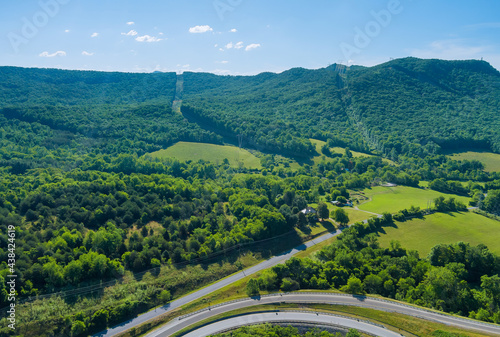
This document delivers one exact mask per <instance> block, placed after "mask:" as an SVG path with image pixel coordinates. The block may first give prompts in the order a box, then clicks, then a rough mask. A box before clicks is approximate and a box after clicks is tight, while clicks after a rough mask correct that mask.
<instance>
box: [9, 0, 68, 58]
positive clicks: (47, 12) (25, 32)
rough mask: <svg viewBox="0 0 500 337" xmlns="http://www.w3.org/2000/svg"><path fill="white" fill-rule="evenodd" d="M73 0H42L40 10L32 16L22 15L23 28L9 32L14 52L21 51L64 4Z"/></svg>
mask: <svg viewBox="0 0 500 337" xmlns="http://www.w3.org/2000/svg"><path fill="white" fill-rule="evenodd" d="M70 1H71V0H40V1H39V2H38V5H39V6H40V10H38V11H37V12H35V13H34V14H33V16H32V17H31V18H27V17H22V18H21V22H22V26H21V30H20V31H19V32H10V33H8V34H7V38H8V39H9V42H10V45H11V47H12V49H13V50H14V52H15V53H16V54H17V53H18V52H19V47H21V45H26V44H28V43H29V41H30V40H31V39H33V38H34V37H35V36H37V35H38V33H39V31H40V29H42V28H43V27H45V26H47V24H48V23H49V21H50V19H51V18H53V17H55V16H56V15H57V14H58V13H59V11H60V10H61V6H62V5H66V4H67V3H68V2H70Z"/></svg>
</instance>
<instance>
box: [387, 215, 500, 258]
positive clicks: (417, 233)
mask: <svg viewBox="0 0 500 337" xmlns="http://www.w3.org/2000/svg"><path fill="white" fill-rule="evenodd" d="M395 224H396V226H397V227H383V230H384V231H385V234H383V233H379V234H380V237H379V242H380V245H381V246H382V247H389V246H390V242H391V240H398V241H399V242H401V245H402V247H404V248H406V249H411V250H417V251H418V252H419V253H420V256H422V257H425V256H427V254H429V252H430V251H431V248H432V247H434V246H435V245H437V244H440V243H445V244H449V243H456V242H458V241H463V242H468V243H470V244H471V245H477V244H479V243H482V244H485V245H486V246H487V247H488V248H489V249H490V251H492V252H494V253H496V254H500V222H499V221H496V220H492V219H489V218H487V217H484V216H482V215H479V214H476V213H472V212H462V213H435V214H432V215H428V216H426V217H425V218H423V219H417V218H415V219H412V220H408V221H405V222H395Z"/></svg>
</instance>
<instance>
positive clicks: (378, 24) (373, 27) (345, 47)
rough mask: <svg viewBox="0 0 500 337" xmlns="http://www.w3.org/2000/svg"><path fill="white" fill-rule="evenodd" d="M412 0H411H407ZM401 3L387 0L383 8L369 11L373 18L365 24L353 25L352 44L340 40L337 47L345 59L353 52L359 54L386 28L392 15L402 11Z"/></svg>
mask: <svg viewBox="0 0 500 337" xmlns="http://www.w3.org/2000/svg"><path fill="white" fill-rule="evenodd" d="M408 1H412V0H408ZM403 9H404V8H403V5H402V4H401V1H400V0H389V2H388V3H387V6H386V8H385V9H381V10H379V11H378V12H377V11H374V10H372V11H370V15H371V16H372V18H373V20H371V21H368V22H367V23H366V24H365V26H364V27H363V29H362V28H359V27H358V26H356V27H354V38H353V41H352V44H350V43H346V42H342V43H341V44H340V45H339V47H340V50H341V51H342V54H343V55H344V57H345V59H346V60H347V61H348V62H349V60H351V58H352V56H353V55H354V54H359V53H361V51H362V50H363V49H365V48H367V47H368V46H369V45H370V43H371V42H372V41H373V39H375V38H376V37H377V36H379V35H380V33H381V32H382V30H383V28H386V27H387V26H389V25H390V23H391V22H392V19H393V17H394V16H396V15H398V14H401V12H403Z"/></svg>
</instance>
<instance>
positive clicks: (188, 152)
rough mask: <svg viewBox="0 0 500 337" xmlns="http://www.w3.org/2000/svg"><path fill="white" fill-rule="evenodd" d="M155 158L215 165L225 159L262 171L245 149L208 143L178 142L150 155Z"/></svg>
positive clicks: (232, 163) (255, 158)
mask: <svg viewBox="0 0 500 337" xmlns="http://www.w3.org/2000/svg"><path fill="white" fill-rule="evenodd" d="M150 156H152V157H153V158H166V157H171V158H175V159H178V160H182V161H186V160H192V161H195V162H196V161H198V160H200V159H202V160H205V161H210V162H213V163H219V164H220V163H222V161H223V160H224V158H227V160H229V164H230V165H231V166H233V167H238V165H239V164H238V163H239V162H241V163H243V166H245V167H247V168H256V169H261V168H262V167H261V166H260V159H259V158H257V157H255V156H254V155H253V154H251V153H250V152H248V151H247V150H245V149H239V148H237V147H236V146H223V145H214V144H206V143H190V142H178V143H176V144H174V145H172V146H170V147H169V148H167V149H164V150H160V151H156V152H153V153H150Z"/></svg>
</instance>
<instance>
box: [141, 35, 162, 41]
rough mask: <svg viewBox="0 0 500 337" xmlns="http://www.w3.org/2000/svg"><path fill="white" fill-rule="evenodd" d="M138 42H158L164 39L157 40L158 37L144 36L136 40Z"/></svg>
mask: <svg viewBox="0 0 500 337" xmlns="http://www.w3.org/2000/svg"><path fill="white" fill-rule="evenodd" d="M135 40H136V41H138V42H158V41H161V40H162V39H159V38H157V37H156V36H149V35H143V36H138V37H136V38H135Z"/></svg>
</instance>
